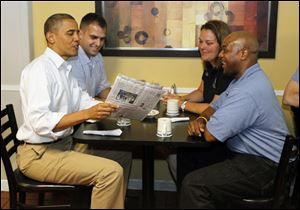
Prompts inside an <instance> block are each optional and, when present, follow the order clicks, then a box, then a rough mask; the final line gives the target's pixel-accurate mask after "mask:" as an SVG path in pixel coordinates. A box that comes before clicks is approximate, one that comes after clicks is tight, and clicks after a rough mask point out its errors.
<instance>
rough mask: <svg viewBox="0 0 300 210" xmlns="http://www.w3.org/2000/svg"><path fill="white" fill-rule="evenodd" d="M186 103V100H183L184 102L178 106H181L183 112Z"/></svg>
mask: <svg viewBox="0 0 300 210" xmlns="http://www.w3.org/2000/svg"><path fill="white" fill-rule="evenodd" d="M186 103H187V101H184V102H183V103H182V104H181V106H180V108H181V110H182V111H183V112H184V110H185V106H186Z"/></svg>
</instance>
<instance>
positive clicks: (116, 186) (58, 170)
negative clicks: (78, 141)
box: [17, 139, 125, 209]
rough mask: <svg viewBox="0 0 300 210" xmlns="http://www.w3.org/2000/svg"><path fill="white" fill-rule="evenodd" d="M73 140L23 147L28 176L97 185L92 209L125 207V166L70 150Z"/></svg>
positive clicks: (20, 151)
mask: <svg viewBox="0 0 300 210" xmlns="http://www.w3.org/2000/svg"><path fill="white" fill-rule="evenodd" d="M71 145H72V140H70V139H66V140H62V141H60V142H58V143H54V144H48V145H31V144H26V143H25V144H23V145H20V146H19V147H18V155H17V163H18V166H19V168H20V170H21V171H22V172H23V173H24V174H25V175H26V176H28V177H30V178H32V179H35V180H38V181H46V182H53V183H60V184H71V185H72V184H77V185H93V186H94V187H93V190H92V196H91V208H93V209H97V208H98V209H100V208H101V209H112V208H119V209H120V208H124V195H125V189H124V178H123V169H122V167H121V166H120V165H119V164H118V163H116V162H114V161H112V160H108V159H105V158H101V157H97V156H93V155H88V154H84V153H80V152H75V151H73V150H70V148H71Z"/></svg>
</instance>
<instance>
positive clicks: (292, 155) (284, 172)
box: [239, 135, 299, 209]
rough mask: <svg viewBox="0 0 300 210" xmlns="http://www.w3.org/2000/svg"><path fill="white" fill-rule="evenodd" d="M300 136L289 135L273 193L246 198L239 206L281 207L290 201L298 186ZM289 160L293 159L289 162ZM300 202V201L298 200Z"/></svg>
mask: <svg viewBox="0 0 300 210" xmlns="http://www.w3.org/2000/svg"><path fill="white" fill-rule="evenodd" d="M298 159H299V137H297V138H295V137H293V136H290V135H289V136H287V137H286V139H285V143H284V146H283V150H282V153H281V157H280V161H279V164H278V168H277V172H276V177H275V180H274V184H273V190H272V194H271V195H270V196H268V197H264V198H244V199H242V201H241V203H240V204H239V206H240V207H239V208H250V209H263V208H268V209H270V208H271V209H280V208H282V207H287V208H290V206H287V205H288V203H290V199H291V198H290V194H291V192H290V190H291V189H292V188H293V187H294V188H296V185H295V184H294V186H292V185H293V183H295V179H296V176H297V172H298ZM289 160H293V161H292V162H289ZM298 189H299V188H298ZM298 202H299V201H298Z"/></svg>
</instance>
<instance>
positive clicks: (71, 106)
mask: <svg viewBox="0 0 300 210" xmlns="http://www.w3.org/2000/svg"><path fill="white" fill-rule="evenodd" d="M44 33H45V37H46V40H47V46H48V47H47V49H46V50H45V52H44V54H43V55H41V56H40V57H38V58H36V59H35V60H34V61H32V62H31V63H30V64H29V65H27V66H26V67H25V69H24V70H23V72H22V76H21V81H20V95H21V101H22V111H23V116H24V123H23V124H22V125H21V126H20V128H19V130H18V133H17V138H18V139H19V140H20V141H22V144H21V145H20V146H19V147H18V155H17V163H18V166H19V168H20V170H21V171H22V173H24V174H25V175H26V176H28V177H30V178H32V179H35V180H39V181H46V182H53V183H61V184H79V185H92V186H94V187H93V191H92V196H91V208H96V209H99V208H108V209H109V208H124V197H125V189H124V178H123V170H122V167H121V166H120V165H119V164H118V163H117V162H115V161H112V160H109V159H105V158H102V157H98V156H93V155H89V154H84V153H80V152H76V151H74V150H73V149H72V138H71V136H70V135H71V134H72V132H73V128H72V126H74V125H77V124H79V123H82V122H84V121H86V120H88V119H98V120H99V119H104V118H106V117H107V116H109V115H110V114H111V113H112V112H114V111H115V110H116V109H117V106H116V105H113V104H108V103H99V101H96V100H94V99H93V98H91V97H90V96H89V95H88V94H87V93H86V92H85V91H82V90H81V88H79V86H78V83H77V81H76V80H75V79H74V78H73V77H71V76H70V71H71V65H68V64H67V63H66V60H67V59H68V58H69V57H72V56H75V55H77V52H78V45H79V37H78V25H77V23H76V21H75V19H74V18H73V17H72V16H70V15H68V14H54V15H52V16H50V17H49V18H48V19H47V20H46V22H45V25H44Z"/></svg>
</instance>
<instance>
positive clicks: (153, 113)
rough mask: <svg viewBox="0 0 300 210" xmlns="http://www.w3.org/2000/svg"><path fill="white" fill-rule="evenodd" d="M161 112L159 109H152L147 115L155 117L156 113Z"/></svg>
mask: <svg viewBox="0 0 300 210" xmlns="http://www.w3.org/2000/svg"><path fill="white" fill-rule="evenodd" d="M158 114H159V111H158V110H156V109H152V110H151V111H150V112H149V113H148V114H147V117H149V118H151V117H154V116H156V115H158Z"/></svg>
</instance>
